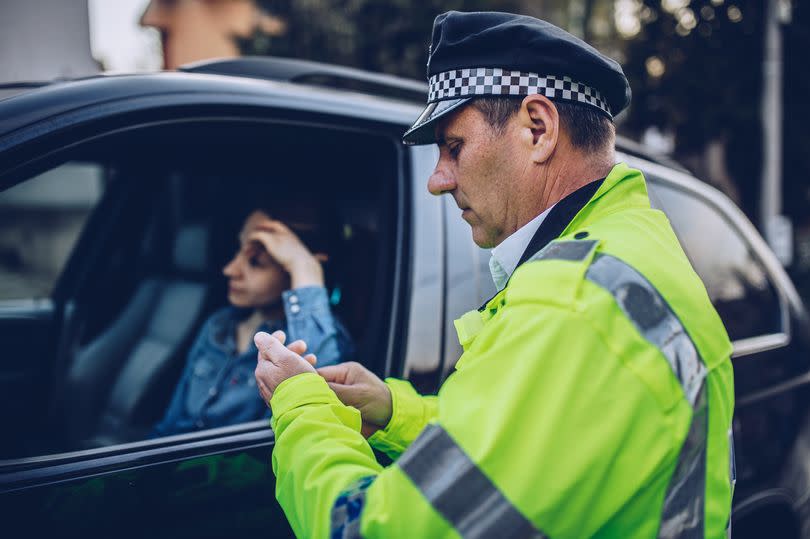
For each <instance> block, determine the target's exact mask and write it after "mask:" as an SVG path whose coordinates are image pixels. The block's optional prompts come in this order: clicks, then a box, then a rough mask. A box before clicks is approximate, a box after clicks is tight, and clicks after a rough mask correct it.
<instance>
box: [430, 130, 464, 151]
mask: <svg viewBox="0 0 810 539" xmlns="http://www.w3.org/2000/svg"><path fill="white" fill-rule="evenodd" d="M461 139H462V138H461V137H460V136H454V135H446V134H444V133H442V134H441V135H439V136H438V137H436V144H437V145H438V146H439V148H441V147H442V146H447V145H448V144H449V143H450V142H458V141H460V140H461Z"/></svg>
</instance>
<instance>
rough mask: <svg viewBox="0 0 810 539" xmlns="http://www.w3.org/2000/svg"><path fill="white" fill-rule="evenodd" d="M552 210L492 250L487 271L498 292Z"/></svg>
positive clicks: (527, 224)
mask: <svg viewBox="0 0 810 539" xmlns="http://www.w3.org/2000/svg"><path fill="white" fill-rule="evenodd" d="M552 208H554V205H552V206H551V207H549V208H548V209H546V211H544V212H543V213H541V214H540V215H538V216H537V217H535V218H534V219H532V220H531V221H529V222H528V223H526V224H525V225H523V226H522V227H520V228H519V229H517V230H516V231H515V232H514V233H512V235H511V236H509V237H508V238H506V239H505V240H503V241H502V242H501V243H500V245H498V246H497V247H495V248H494V249H492V256H491V257H490V259H489V271H490V273H491V274H492V280H493V281H494V282H495V287H496V288H497V289H498V290H499V291H500V290H502V289H503V287H504V286H506V283H507V281H509V278H510V277H511V276H512V273H514V271H515V269H517V265H518V262H520V257H521V256H522V255H523V252H524V251H525V250H526V248H527V247H528V246H529V242H531V241H532V238H533V237H534V234H535V233H536V232H537V229H539V228H540V225H541V224H543V221H545V219H546V217H547V216H548V214H549V212H550V211H551V209H552Z"/></svg>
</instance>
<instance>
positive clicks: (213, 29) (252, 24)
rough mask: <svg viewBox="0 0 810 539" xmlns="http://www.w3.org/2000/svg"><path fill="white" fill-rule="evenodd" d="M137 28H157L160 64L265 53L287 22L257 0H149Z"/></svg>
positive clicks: (175, 65) (167, 65)
mask: <svg viewBox="0 0 810 539" xmlns="http://www.w3.org/2000/svg"><path fill="white" fill-rule="evenodd" d="M140 24H141V26H147V27H151V28H155V29H157V30H158V32H160V41H161V44H162V46H163V68H164V69H177V68H178V67H180V66H181V65H183V64H188V63H190V62H198V61H200V60H207V59H211V58H234V57H238V56H242V55H243V54H264V53H266V52H267V50H266V49H267V48H268V46H267V45H268V43H269V38H270V37H272V36H279V35H282V34H284V33H285V32H286V28H287V24H286V22H285V21H284V20H283V19H281V18H280V17H277V16H275V15H273V14H271V13H270V12H269V11H268V10H267V9H266V8H265V7H264V3H262V2H257V1H256V0H150V2H149V5H147V6H146V9H145V10H144V12H143V15H141V20H140Z"/></svg>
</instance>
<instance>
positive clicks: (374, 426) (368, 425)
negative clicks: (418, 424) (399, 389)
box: [318, 361, 393, 438]
mask: <svg viewBox="0 0 810 539" xmlns="http://www.w3.org/2000/svg"><path fill="white" fill-rule="evenodd" d="M318 374H320V375H321V376H323V377H324V378H325V379H326V382H327V383H328V384H329V387H331V388H332V390H333V391H334V392H335V393H336V394H337V396H338V398H339V399H340V400H341V402H343V404H345V405H346V406H353V407H354V408H357V409H358V410H360V415H361V416H362V418H363V430H362V433H363V436H365V437H366V438H368V437H369V436H371V435H372V434H374V433H375V432H376V431H378V430H380V429H382V428H385V426H386V425H388V422H389V421H391V414H392V413H393V406H392V403H391V391H389V389H388V386H387V385H385V382H383V381H382V380H380V379H379V378H377V376H376V375H375V374H374V373H373V372H371V371H370V370H368V369H366V368H365V367H363V366H362V365H360V364H359V363H355V362H353V361H352V362H349V363H340V364H338V365H330V366H329V367H323V368H321V369H318Z"/></svg>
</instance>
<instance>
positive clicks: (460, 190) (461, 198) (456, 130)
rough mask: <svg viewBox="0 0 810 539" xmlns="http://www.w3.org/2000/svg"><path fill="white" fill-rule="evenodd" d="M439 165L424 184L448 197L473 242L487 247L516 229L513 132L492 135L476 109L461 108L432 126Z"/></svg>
mask: <svg viewBox="0 0 810 539" xmlns="http://www.w3.org/2000/svg"><path fill="white" fill-rule="evenodd" d="M436 134H437V137H436V139H437V141H438V144H439V150H440V154H439V162H438V163H437V164H436V168H435V170H434V171H433V174H432V175H431V176H430V179H429V180H428V190H429V191H430V192H431V193H432V194H434V195H441V194H445V193H447V194H450V195H452V197H453V198H454V199H455V201H456V204H457V205H458V207H459V208H460V209H461V210H462V213H461V217H462V218H463V219H464V220H465V221H467V223H468V224H469V225H470V227H471V228H472V235H473V241H475V243H476V244H477V245H479V246H480V247H486V248H491V247H494V246H496V245H498V244H499V243H500V242H501V241H503V240H504V239H505V238H507V237H508V236H509V235H510V234H512V233H513V232H514V231H515V230H516V229H517V226H516V223H515V222H514V221H515V217H516V216H515V215H514V211H511V212H510V207H514V206H515V204H513V203H512V201H511V200H510V199H511V198H513V197H514V196H515V189H514V181H515V179H517V178H518V177H519V176H521V173H522V171H521V164H522V163H523V160H522V159H521V157H522V156H520V155H518V154H517V150H516V148H518V147H519V145H518V144H513V143H512V139H513V138H514V136H515V133H514V128H513V127H512V126H511V124H508V125H507V127H506V128H505V129H504V131H503V132H502V133H499V132H497V131H495V130H494V129H493V128H492V127H491V126H490V125H489V124H488V123H487V122H486V120H485V119H484V117H483V115H482V114H481V112H479V111H478V109H476V108H475V107H472V106H465V107H463V108H462V109H461V110H460V111H459V112H457V113H455V114H453V115H451V116H450V117H449V118H447V119H445V120H443V121H441V122H440V123H439V125H438V126H437V128H436Z"/></svg>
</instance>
